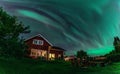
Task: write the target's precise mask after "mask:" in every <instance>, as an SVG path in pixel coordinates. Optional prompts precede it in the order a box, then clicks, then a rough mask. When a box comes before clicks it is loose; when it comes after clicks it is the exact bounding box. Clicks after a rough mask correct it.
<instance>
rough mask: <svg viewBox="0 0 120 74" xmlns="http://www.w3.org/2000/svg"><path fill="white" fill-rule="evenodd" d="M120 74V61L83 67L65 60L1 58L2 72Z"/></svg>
mask: <svg viewBox="0 0 120 74" xmlns="http://www.w3.org/2000/svg"><path fill="white" fill-rule="evenodd" d="M107 73H108V74H120V63H115V64H112V65H109V66H106V67H89V68H87V69H82V68H78V67H73V66H71V64H70V63H68V62H63V61H40V60H30V59H19V60H16V59H1V58H0V74H107Z"/></svg>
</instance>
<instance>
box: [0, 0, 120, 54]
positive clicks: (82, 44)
mask: <svg viewBox="0 0 120 74" xmlns="http://www.w3.org/2000/svg"><path fill="white" fill-rule="evenodd" d="M0 5H1V6H2V7H3V8H4V9H5V10H6V11H8V12H9V13H10V14H11V15H15V16H18V18H19V19H20V20H21V21H23V23H24V24H25V25H30V27H31V30H32V32H31V33H30V34H29V35H28V36H25V37H29V36H32V35H35V34H38V33H41V34H42V35H43V36H45V37H46V38H47V39H48V40H49V41H50V42H51V43H52V44H53V45H56V46H60V47H63V48H64V49H66V50H67V54H73V53H76V51H78V50H81V49H82V50H85V51H87V52H88V54H89V55H104V54H106V53H109V52H110V51H112V50H113V49H114V48H113V44H112V43H113V38H114V36H120V22H119V21H120V0H25V1H20V0H0Z"/></svg>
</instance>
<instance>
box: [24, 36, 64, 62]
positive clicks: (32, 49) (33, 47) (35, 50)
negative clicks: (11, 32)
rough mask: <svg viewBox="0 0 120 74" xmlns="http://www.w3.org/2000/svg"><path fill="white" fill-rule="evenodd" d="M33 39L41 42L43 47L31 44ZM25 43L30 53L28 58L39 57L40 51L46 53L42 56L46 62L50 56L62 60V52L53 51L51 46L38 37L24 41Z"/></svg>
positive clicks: (58, 50)
mask: <svg viewBox="0 0 120 74" xmlns="http://www.w3.org/2000/svg"><path fill="white" fill-rule="evenodd" d="M34 39H37V40H42V41H43V45H35V44H33V40H34ZM25 42H26V44H27V45H28V51H30V54H29V56H30V57H33V58H38V57H41V55H40V53H41V52H42V51H46V56H44V57H45V58H46V59H48V60H49V59H51V58H50V57H49V55H50V54H55V57H54V59H56V58H63V54H64V51H63V50H60V49H53V48H52V46H51V45H50V44H49V43H48V42H47V41H46V40H44V38H42V37H40V36H35V37H33V38H31V39H28V40H26V41H25ZM34 53H35V54H34Z"/></svg>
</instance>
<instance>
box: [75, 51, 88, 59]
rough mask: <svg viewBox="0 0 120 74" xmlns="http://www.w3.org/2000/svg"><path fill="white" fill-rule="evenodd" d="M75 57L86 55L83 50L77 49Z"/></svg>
mask: <svg viewBox="0 0 120 74" xmlns="http://www.w3.org/2000/svg"><path fill="white" fill-rule="evenodd" d="M77 57H78V58H83V57H87V53H86V52H85V51H83V50H80V51H77Z"/></svg>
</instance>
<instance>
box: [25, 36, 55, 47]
mask: <svg viewBox="0 0 120 74" xmlns="http://www.w3.org/2000/svg"><path fill="white" fill-rule="evenodd" d="M37 36H38V37H42V38H43V39H44V40H45V41H47V42H48V43H49V44H50V45H51V46H53V45H52V44H51V43H50V42H49V41H48V40H47V39H46V38H45V37H44V36H42V35H41V34H38V35H35V36H32V37H30V38H28V39H25V41H28V40H30V39H32V38H34V37H37Z"/></svg>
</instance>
